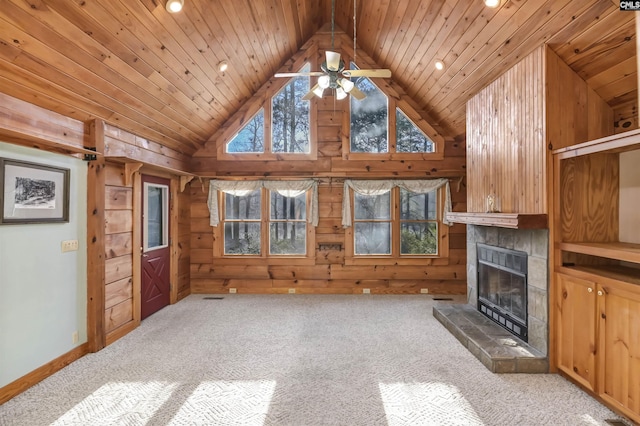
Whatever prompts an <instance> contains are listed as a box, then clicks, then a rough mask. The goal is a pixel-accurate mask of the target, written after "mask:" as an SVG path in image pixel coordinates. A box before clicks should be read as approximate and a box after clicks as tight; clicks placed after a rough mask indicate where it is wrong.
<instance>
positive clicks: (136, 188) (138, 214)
mask: <svg viewBox="0 0 640 426" xmlns="http://www.w3.org/2000/svg"><path fill="white" fill-rule="evenodd" d="M132 207H133V209H132V211H131V216H132V217H133V218H134V220H133V229H132V244H131V245H132V246H133V253H132V258H133V259H132V260H133V261H132V263H133V264H132V275H133V324H134V326H135V327H137V326H138V325H140V321H142V264H141V262H142V259H141V258H140V255H141V254H142V224H141V220H140V218H142V175H141V174H140V172H136V173H134V175H133V206H132Z"/></svg>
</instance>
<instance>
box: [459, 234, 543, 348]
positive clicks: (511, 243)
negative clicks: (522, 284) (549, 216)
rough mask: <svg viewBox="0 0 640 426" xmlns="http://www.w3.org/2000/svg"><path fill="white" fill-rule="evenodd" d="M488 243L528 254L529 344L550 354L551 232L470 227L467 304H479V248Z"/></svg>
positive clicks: (468, 237) (527, 314)
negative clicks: (549, 291)
mask: <svg viewBox="0 0 640 426" xmlns="http://www.w3.org/2000/svg"><path fill="white" fill-rule="evenodd" d="M478 243H480V244H487V245H490V246H495V247H501V248H503V249H508V250H517V251H520V252H523V253H526V255H527V289H526V293H527V301H526V306H527V312H526V318H525V319H526V320H527V328H528V338H527V342H528V343H529V345H530V346H532V347H533V348H535V349H537V350H538V351H540V352H541V353H543V354H545V355H546V354H547V348H548V341H549V326H548V304H549V297H548V288H549V273H548V270H549V266H548V265H549V232H548V231H547V230H546V229H535V230H530V229H506V228H497V227H488V226H475V225H467V302H468V303H469V304H470V305H473V306H477V304H478V269H477V268H478V266H477V265H478V249H477V244H478Z"/></svg>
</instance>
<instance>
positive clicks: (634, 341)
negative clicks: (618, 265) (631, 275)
mask: <svg viewBox="0 0 640 426" xmlns="http://www.w3.org/2000/svg"><path fill="white" fill-rule="evenodd" d="M598 290H599V293H598V294H600V292H602V294H601V295H600V296H599V297H598V299H599V308H598V309H599V311H600V315H599V316H600V330H599V334H600V344H601V348H602V349H601V351H602V352H601V353H600V355H599V356H598V359H599V362H600V364H599V369H600V395H601V396H602V398H603V399H605V400H608V401H609V402H611V403H613V404H614V405H616V406H618V407H619V408H620V409H621V410H622V411H623V412H625V413H626V414H627V415H628V416H629V417H631V418H633V419H635V420H636V421H640V286H637V285H632V284H627V283H619V284H616V285H615V286H613V285H612V286H609V285H603V286H602V287H600V288H598Z"/></svg>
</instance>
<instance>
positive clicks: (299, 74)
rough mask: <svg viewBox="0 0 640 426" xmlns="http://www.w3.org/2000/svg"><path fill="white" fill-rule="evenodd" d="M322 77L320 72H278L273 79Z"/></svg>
mask: <svg viewBox="0 0 640 426" xmlns="http://www.w3.org/2000/svg"><path fill="white" fill-rule="evenodd" d="M321 75H324V73H323V72H322V71H312V72H279V73H276V75H275V76H274V77H320V76H321Z"/></svg>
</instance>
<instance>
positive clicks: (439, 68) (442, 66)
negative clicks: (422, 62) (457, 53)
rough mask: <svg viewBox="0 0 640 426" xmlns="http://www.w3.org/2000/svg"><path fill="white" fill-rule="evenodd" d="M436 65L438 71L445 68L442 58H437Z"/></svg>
mask: <svg viewBox="0 0 640 426" xmlns="http://www.w3.org/2000/svg"><path fill="white" fill-rule="evenodd" d="M434 65H435V67H436V69H437V70H438V71H442V70H443V69H444V62H443V61H442V60H441V59H436V62H435V63H434Z"/></svg>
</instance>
